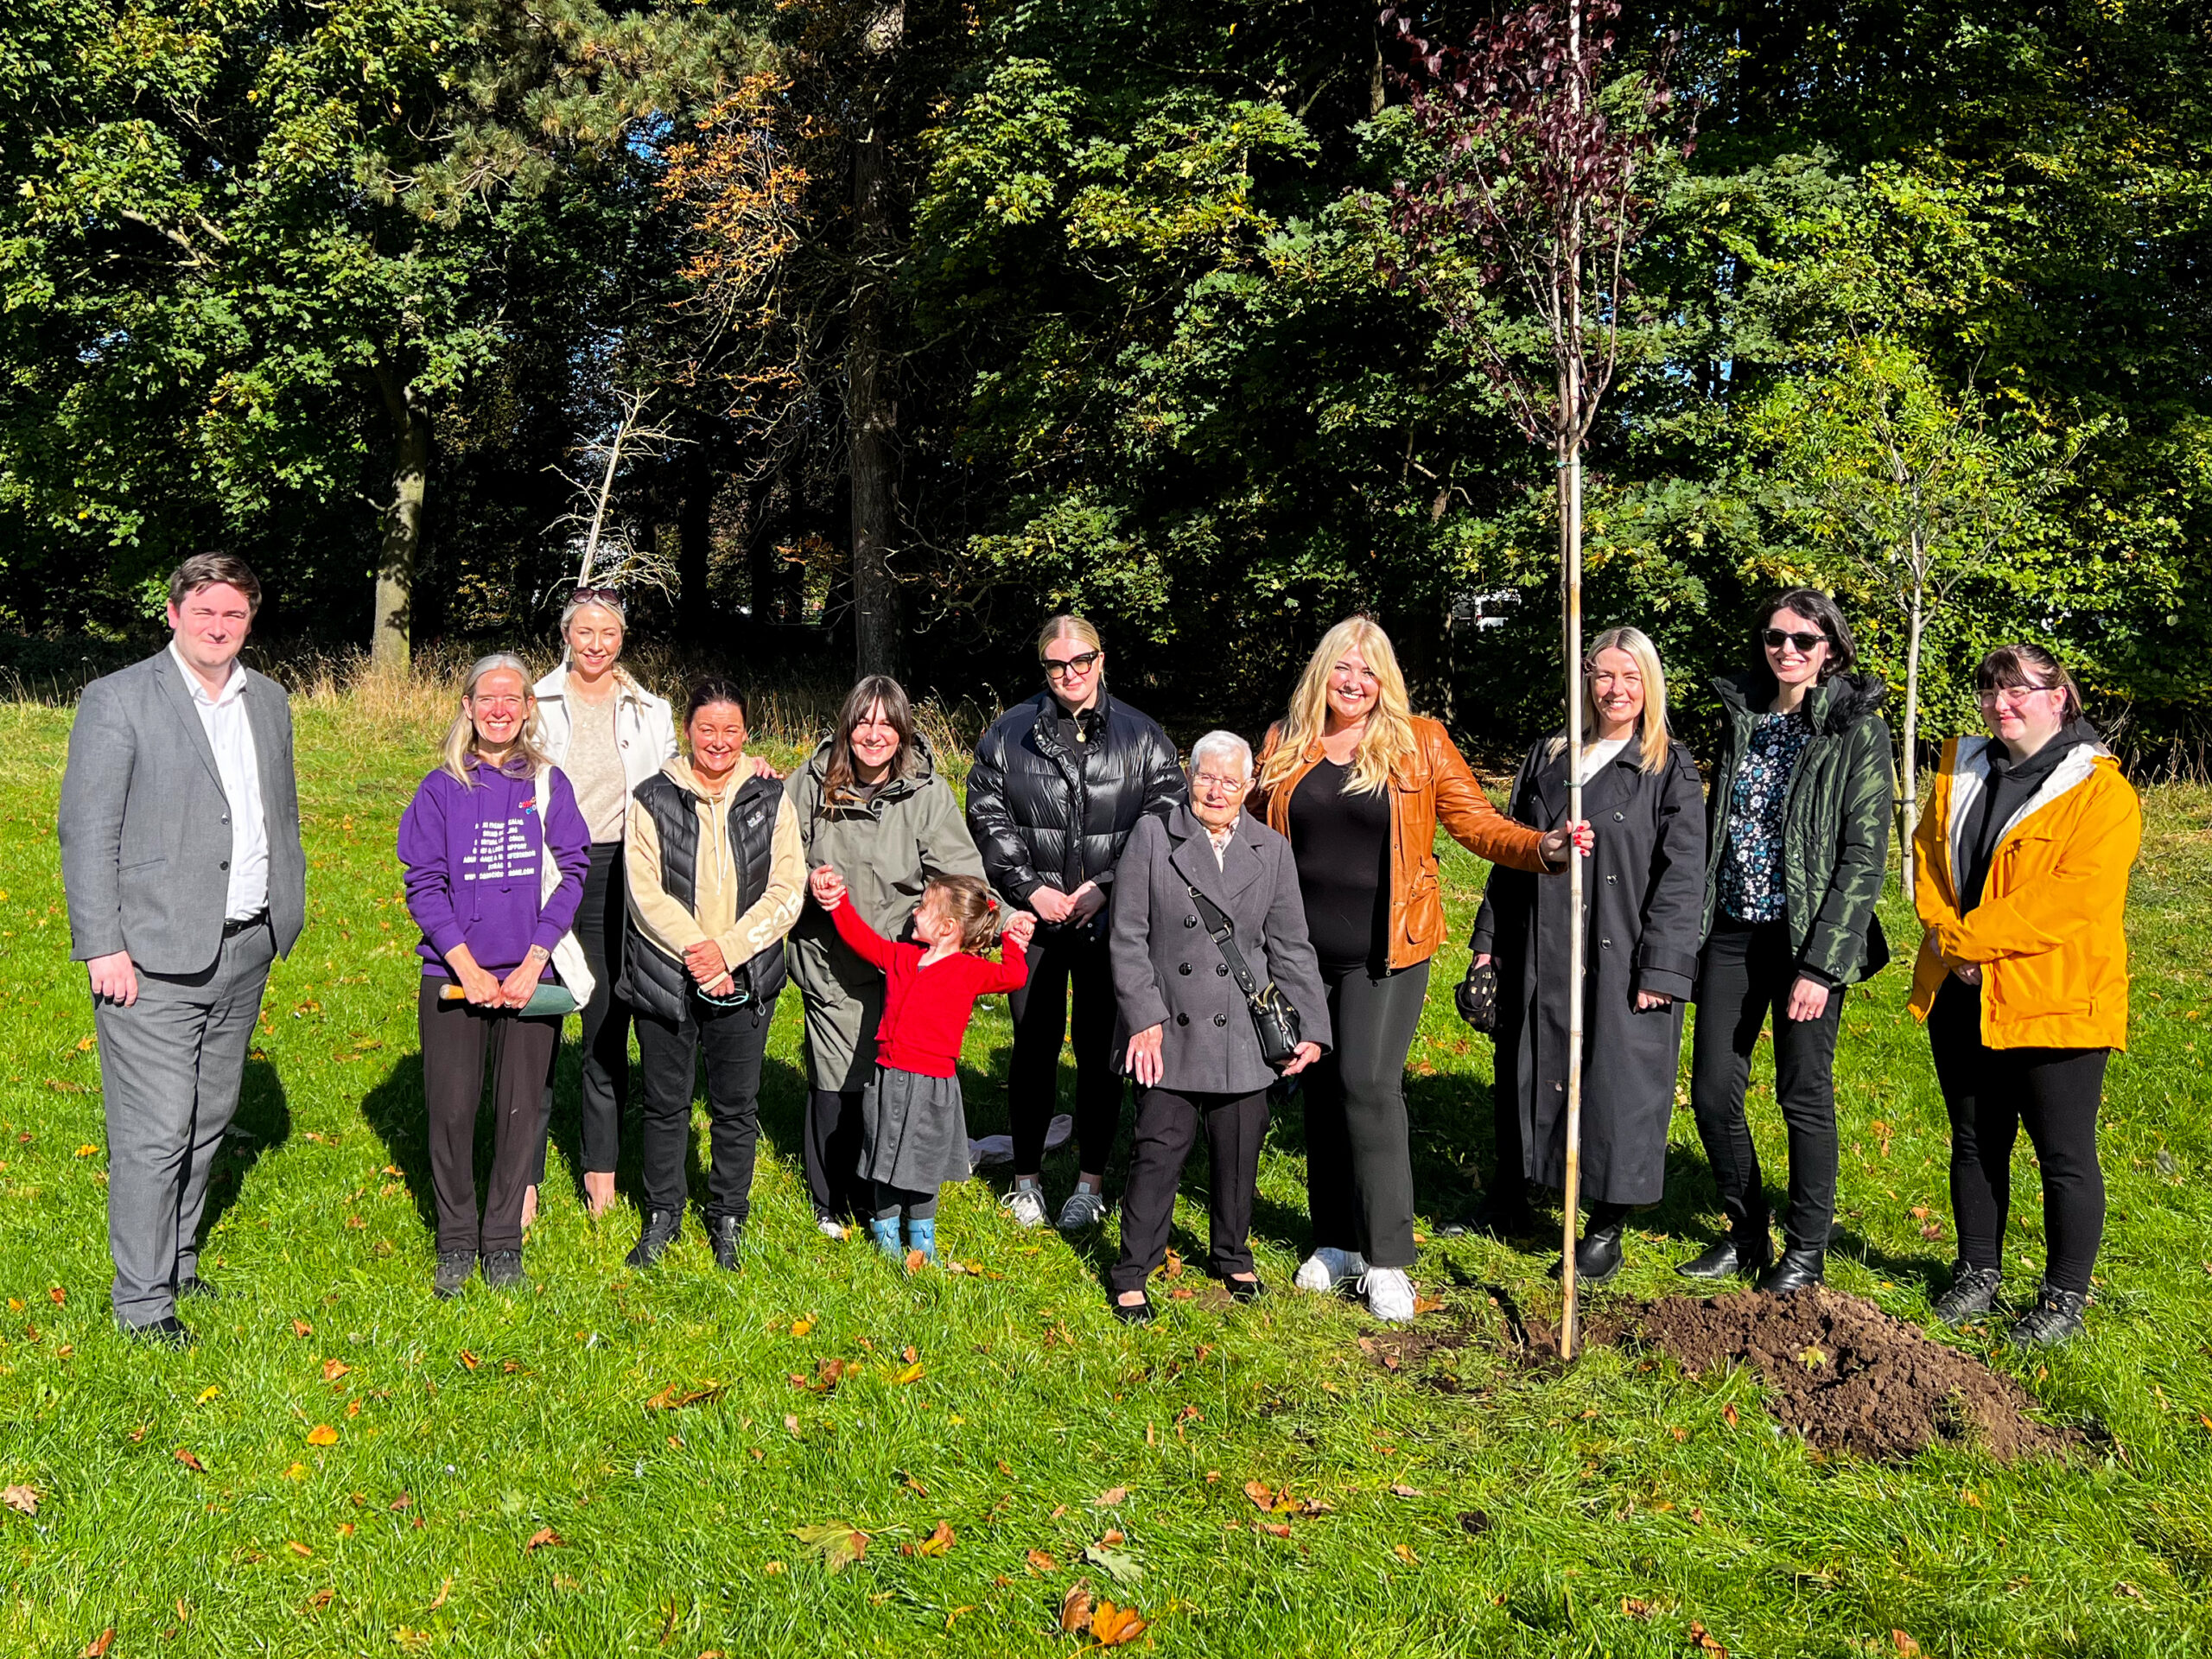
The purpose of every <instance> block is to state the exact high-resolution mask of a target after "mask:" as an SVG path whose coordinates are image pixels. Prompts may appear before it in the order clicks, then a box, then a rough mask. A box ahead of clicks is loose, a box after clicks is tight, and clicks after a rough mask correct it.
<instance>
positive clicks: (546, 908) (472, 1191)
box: [399, 652, 591, 1297]
mask: <svg viewBox="0 0 2212 1659" xmlns="http://www.w3.org/2000/svg"><path fill="white" fill-rule="evenodd" d="M536 716H537V699H536V698H535V697H533V696H531V689H530V671H528V670H527V669H526V668H524V666H523V664H522V660H521V658H517V657H512V656H509V655H507V654H506V653H505V652H500V653H499V654H497V655H495V656H491V657H484V658H479V659H478V660H477V663H476V664H475V666H474V667H473V668H471V669H470V670H469V671H468V683H467V686H466V687H465V688H464V690H462V692H461V712H460V714H459V715H457V716H456V717H455V718H454V722H453V726H452V728H450V729H449V730H448V732H447V733H446V743H445V757H444V760H443V762H442V764H441V765H440V766H438V768H437V769H436V770H435V771H434V772H431V773H430V775H429V777H427V778H425V779H423V785H422V787H421V788H419V789H417V790H416V791H415V799H414V801H413V802H412V803H411V804H410V805H409V807H408V809H407V811H406V814H405V815H404V817H401V819H400V820H399V859H400V862H401V863H403V864H404V865H405V866H406V867H407V908H408V911H409V912H410V914H411V915H412V916H413V917H414V918H415V923H416V926H418V927H420V928H421V929H422V930H423V941H422V943H421V944H418V945H417V946H416V954H418V955H419V956H420V957H422V958H423V989H422V995H421V997H420V999H419V1001H418V1004H417V1007H418V1014H417V1017H418V1019H419V1020H420V1023H421V1027H422V1037H423V1096H424V1097H425V1100H426V1102H427V1103H428V1106H429V1135H430V1180H431V1185H433V1187H434V1188H435V1191H436V1194H437V1202H438V1241H437V1243H438V1268H437V1280H436V1289H437V1294H439V1295H440V1296H441V1297H447V1296H453V1295H456V1294H459V1293H460V1291H461V1287H462V1286H464V1285H466V1284H467V1282H468V1275H469V1274H471V1273H473V1272H474V1270H475V1268H476V1261H477V1256H478V1255H479V1253H481V1255H482V1256H483V1260H484V1282H485V1283H486V1284H487V1285H490V1286H493V1287H506V1286H511V1285H520V1284H522V1283H524V1277H523V1271H522V1204H523V1194H524V1192H525V1191H526V1190H527V1189H528V1188H529V1185H530V1182H531V1176H532V1175H533V1173H535V1166H536V1163H537V1147H538V1141H539V1138H540V1136H541V1134H542V1132H543V1127H544V1125H543V1116H544V1111H545V1079H546V1077H547V1075H548V1074H549V1072H550V1070H551V1067H552V1063H553V1051H554V1049H555V1047H556V1046H557V1045H558V1044H559V1042H560V1040H561V1020H560V1018H559V1016H557V1015H556V1016H553V1017H551V1018H542V1017H541V1018H528V1017H525V1016H524V1014H523V1013H522V1012H521V1010H522V1009H523V1008H524V1007H525V1006H526V1005H527V1004H528V1003H529V1001H530V1000H531V995H532V993H534V992H535V991H537V988H538V987H539V985H540V983H541V982H544V981H547V980H550V979H552V978H554V975H553V972H552V968H551V963H552V958H553V954H554V950H555V948H556V946H558V945H559V944H561V943H562V940H563V936H564V935H566V934H567V933H568V931H569V927H570V925H571V924H572V923H574V921H575V915H576V906H577V904H578V902H579V900H580V899H582V896H583V887H584V872H585V870H586V868H588V866H589V865H590V863H591V832H590V829H589V828H588V826H587V825H586V824H585V823H584V818H583V814H582V812H581V811H579V810H577V807H576V795H575V790H573V789H572V788H570V787H569V780H568V779H566V778H564V777H563V776H562V774H561V772H560V770H559V768H557V767H556V766H550V765H548V764H547V762H546V760H545V758H544V756H543V754H541V753H539V752H538V749H537V745H536V744H535V742H534V741H532V737H533V732H534V727H535V721H536ZM456 985H457V986H458V987H459V993H458V995H455V994H454V991H453V988H454V987H455V986H456ZM570 989H571V990H572V991H573V990H575V987H571V988H570ZM582 994H583V995H589V987H588V986H586V987H583V988H582ZM486 1051H489V1052H490V1055H491V1058H492V1065H493V1077H494V1078H495V1080H496V1082H495V1086H494V1097H493V1105H494V1109H495V1110H496V1112H497V1118H496V1127H495V1132H494V1138H493V1154H492V1178H491V1183H490V1185H489V1188H488V1190H487V1191H486V1193H485V1195H484V1220H483V1224H482V1226H481V1228H479V1226H478V1224H477V1219H476V1177H475V1171H474V1147H475V1142H476V1116H477V1112H478V1110H479V1109H480V1106H481V1104H482V1100H483V1094H484V1059H485V1055H486Z"/></svg>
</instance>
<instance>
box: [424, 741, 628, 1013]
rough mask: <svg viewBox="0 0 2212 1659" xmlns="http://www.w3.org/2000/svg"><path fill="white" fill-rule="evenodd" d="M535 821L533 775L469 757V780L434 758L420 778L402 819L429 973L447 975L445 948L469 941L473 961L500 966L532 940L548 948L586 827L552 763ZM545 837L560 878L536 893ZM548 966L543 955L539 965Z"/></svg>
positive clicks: (579, 862)
mask: <svg viewBox="0 0 2212 1659" xmlns="http://www.w3.org/2000/svg"><path fill="white" fill-rule="evenodd" d="M546 777H547V782H548V790H547V792H548V794H549V795H550V797H551V799H550V802H549V803H547V804H545V805H544V808H543V813H544V816H543V828H542V829H541V826H540V818H539V810H540V804H539V802H538V801H537V798H536V797H537V780H536V779H534V778H532V777H531V776H529V775H528V774H526V773H525V774H524V775H522V776H520V777H518V776H515V775H514V774H512V773H509V772H494V771H493V770H492V769H491V768H490V767H488V766H477V767H476V780H477V782H476V787H475V788H474V789H468V788H465V787H463V786H462V785H461V784H460V783H459V782H458V781H456V780H455V779H454V776H453V774H452V773H450V772H447V771H445V770H444V769H443V768H440V769H439V770H438V771H436V772H432V773H431V774H430V775H429V777H427V778H425V779H423V786H422V787H421V788H420V789H418V790H416V791H415V798H414V800H413V801H412V802H411V803H410V804H409V805H408V808H407V810H406V811H405V812H404V814H402V815H401V817H400V820H399V861H400V862H401V863H403V864H404V865H405V866H406V867H407V909H408V912H409V914H410V915H412V916H413V917H414V918H415V925H416V926H417V927H419V928H421V929H422V930H423V941H422V943H421V944H418V945H416V947H415V952H416V955H417V956H419V957H422V958H423V977H425V978H426V979H450V978H452V977H453V975H452V974H451V972H450V971H449V970H448V969H447V967H446V963H445V957H446V952H448V950H452V949H453V948H454V946H455V945H457V944H467V946H468V949H469V952H470V954H471V955H473V956H474V957H475V958H476V963H477V965H478V966H479V967H480V968H483V969H486V970H487V971H489V972H491V973H493V974H497V975H499V976H503V977H504V976H505V975H507V974H509V973H512V971H513V970H514V969H515V968H516V967H517V966H518V964H519V963H521V961H522V959H523V957H524V955H525V954H527V952H528V951H529V950H530V947H531V945H533V944H539V945H543V946H544V947H545V949H546V950H552V948H553V947H554V945H555V944H557V943H559V941H560V938H561V936H562V935H563V933H566V932H567V931H569V925H570V924H571V923H573V922H574V921H575V918H576V907H577V906H578V905H579V904H580V903H581V902H582V899H583V892H584V872H585V870H587V869H588V868H590V865H591V831H590V829H589V827H588V826H587V825H586V824H585V823H584V817H583V814H582V812H580V811H578V810H576V792H575V790H574V789H573V788H571V787H570V785H569V780H568V779H567V778H565V777H564V776H563V775H562V772H561V769H560V768H559V767H557V766H556V767H554V768H553V769H552V771H550V772H548V773H547V774H546ZM548 841H550V842H551V844H552V848H553V861H554V863H555V864H556V865H557V866H558V867H559V868H560V871H561V885H560V886H559V887H556V888H555V889H554V890H553V896H552V897H551V898H550V899H547V900H546V901H545V904H544V906H543V908H540V906H539V905H538V902H537V893H538V887H539V885H540V875H539V871H540V868H541V863H540V851H541V849H542V848H543V846H544V844H545V842H548ZM546 971H547V973H548V974H549V975H550V973H551V971H552V969H551V967H550V964H549V965H548V967H547V969H546Z"/></svg>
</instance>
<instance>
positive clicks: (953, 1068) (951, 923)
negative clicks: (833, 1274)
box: [808, 864, 1037, 1262]
mask: <svg viewBox="0 0 2212 1659" xmlns="http://www.w3.org/2000/svg"><path fill="white" fill-rule="evenodd" d="M808 885H809V887H810V888H811V890H812V892H813V893H814V899H815V902H816V903H817V904H818V905H820V906H822V908H823V909H824V910H826V911H828V912H829V918H830V920H831V921H832V922H833V923H834V924H835V925H836V929H837V932H838V935H839V936H840V937H841V938H843V940H844V941H845V943H846V944H849V945H850V946H851V947H852V948H853V950H854V951H855V954H857V955H858V956H859V957H861V959H862V960H863V961H865V962H868V963H873V964H874V966H876V967H878V968H880V969H882V970H883V972H884V976H885V978H886V980H887V984H886V986H885V988H884V995H883V1017H882V1018H881V1019H880V1020H878V1021H877V1022H876V1027H875V1042H876V1067H875V1078H874V1081H873V1082H871V1083H870V1084H868V1087H867V1088H866V1089H865V1090H863V1091H862V1093H861V1129H862V1134H863V1135H864V1137H865V1138H864V1140H863V1141H862V1144H861V1166H860V1174H861V1179H862V1180H863V1181H866V1182H871V1183H873V1184H874V1198H875V1201H874V1219H873V1220H872V1221H871V1222H870V1223H869V1224H868V1236H869V1237H871V1238H873V1239H874V1241H875V1243H876V1247H877V1248H878V1249H880V1250H882V1251H883V1253H884V1254H885V1255H890V1256H894V1257H895V1256H897V1255H899V1254H900V1250H899V1215H900V1213H901V1212H902V1211H903V1212H904V1213H905V1215H906V1244H907V1246H908V1247H910V1248H912V1249H917V1250H919V1251H920V1252H921V1253H922V1254H923V1255H925V1256H926V1257H927V1258H928V1259H929V1260H931V1261H932V1262H934V1261H936V1260H937V1198H938V1188H939V1187H940V1186H942V1185H944V1183H945V1182H947V1181H963V1180H966V1179H968V1114H967V1112H966V1110H965V1109H964V1108H963V1106H962V1104H961V1100H960V1079H959V1077H958V1076H957V1069H958V1066H959V1061H960V1043H961V1039H963V1037H965V1036H966V1035H967V1033H968V1019H969V1015H970V1014H973V1013H974V1012H975V1008H976V998H977V997H979V996H988V995H990V994H991V993H992V992H994V991H1012V990H1018V989H1020V987H1021V986H1022V985H1023V984H1024V983H1025V982H1027V979H1028V976H1029V968H1028V963H1027V960H1026V958H1025V957H1024V956H1023V954H1022V953H1023V949H1024V947H1025V946H1027V944H1028V943H1029V936H1030V933H1031V931H1032V930H1033V928H1034V927H1035V926H1036V925H1037V924H1036V918H1034V917H1033V916H1031V915H1030V914H1029V913H1028V912H1027V911H1018V912H1015V913H1014V918H1013V919H1012V920H1010V921H1009V922H1007V925H1006V931H1005V933H1004V935H1003V939H1004V945H1005V949H1004V955H1003V959H1002V960H1001V961H998V962H993V961H992V960H991V959H990V958H989V957H987V956H985V955H984V954H983V953H984V952H985V951H986V950H989V949H990V948H991V938H992V935H993V934H994V933H995V932H996V931H997V929H996V926H995V922H996V918H997V913H998V905H997V901H996V900H995V899H993V898H992V897H991V891H990V889H989V888H988V887H986V886H984V885H983V883H982V881H980V880H977V879H976V877H974V876H972V875H941V876H938V877H937V878H936V879H935V880H931V882H930V884H929V885H928V886H927V887H925V888H924V889H923V890H922V902H921V906H920V908H919V909H918V910H916V911H915V912H914V938H915V939H917V940H918V941H920V943H918V944H915V943H912V942H908V941H904V940H902V941H900V942H899V943H898V944H893V943H892V942H890V941H889V940H887V939H886V938H883V937H882V936H881V935H880V934H879V933H878V932H877V931H875V930H874V928H872V927H870V926H869V925H868V924H867V923H866V922H865V921H863V920H861V915H860V912H859V911H857V910H856V909H855V908H854V907H853V906H851V905H850V904H849V903H847V902H846V897H845V883H844V881H843V880H842V878H841V877H840V876H839V875H838V874H837V872H836V870H835V869H834V868H831V867H830V866H829V865H827V864H824V865H823V866H821V867H820V868H817V870H816V871H815V872H814V874H812V876H810V878H809V879H808Z"/></svg>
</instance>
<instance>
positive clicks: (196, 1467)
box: [176, 1446, 207, 1475]
mask: <svg viewBox="0 0 2212 1659" xmlns="http://www.w3.org/2000/svg"><path fill="white" fill-rule="evenodd" d="M176 1460H177V1461H178V1462H179V1463H181V1464H182V1465H184V1466H185V1467H186V1468H188V1469H189V1470H191V1471H192V1472H193V1473H194V1474H195V1475H204V1474H206V1473H207V1465H206V1464H204V1463H202V1462H200V1459H197V1458H195V1457H194V1456H193V1455H192V1453H191V1452H188V1451H186V1450H185V1449H184V1448H183V1447H182V1446H179V1447H177V1449H176Z"/></svg>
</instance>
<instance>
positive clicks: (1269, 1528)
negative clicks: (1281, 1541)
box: [1252, 1521, 1290, 1538]
mask: <svg viewBox="0 0 2212 1659" xmlns="http://www.w3.org/2000/svg"><path fill="white" fill-rule="evenodd" d="M1252 1524H1253V1525H1254V1526H1255V1527H1257V1528H1259V1529H1260V1530H1261V1531H1262V1532H1264V1533H1268V1534H1269V1535H1272V1536H1274V1537H1277V1538H1287V1537H1289V1536H1290V1522H1287V1521H1255V1522H1253V1523H1252Z"/></svg>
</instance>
